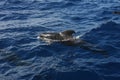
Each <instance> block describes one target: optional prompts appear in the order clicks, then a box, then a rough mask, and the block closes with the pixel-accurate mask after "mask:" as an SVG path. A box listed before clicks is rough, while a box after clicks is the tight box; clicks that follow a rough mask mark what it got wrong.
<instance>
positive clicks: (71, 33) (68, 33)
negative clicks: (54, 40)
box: [60, 30, 75, 38]
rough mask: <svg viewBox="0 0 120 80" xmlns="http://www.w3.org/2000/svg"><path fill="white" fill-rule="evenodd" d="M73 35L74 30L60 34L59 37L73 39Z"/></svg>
mask: <svg viewBox="0 0 120 80" xmlns="http://www.w3.org/2000/svg"><path fill="white" fill-rule="evenodd" d="M74 33H75V31H74V30H66V31H63V32H60V35H61V36H64V37H65V38H73V34H74Z"/></svg>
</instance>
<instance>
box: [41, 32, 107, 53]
mask: <svg viewBox="0 0 120 80" xmlns="http://www.w3.org/2000/svg"><path fill="white" fill-rule="evenodd" d="M74 33H75V31H74V30H66V31H63V32H60V33H42V34H40V36H39V37H40V39H41V40H43V41H45V42H47V43H53V42H60V43H62V44H64V45H67V46H80V47H81V48H84V49H86V50H90V51H93V52H105V51H104V50H102V49H99V48H97V47H96V46H95V45H94V44H91V43H88V42H86V41H84V40H81V39H76V38H74V37H73V34H74Z"/></svg>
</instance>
